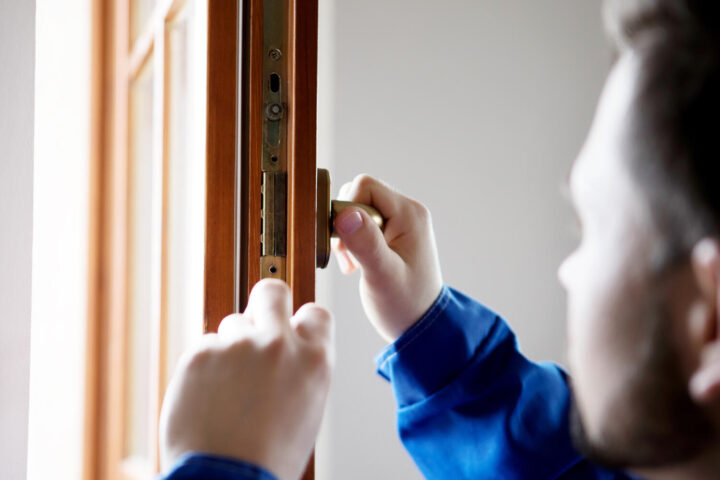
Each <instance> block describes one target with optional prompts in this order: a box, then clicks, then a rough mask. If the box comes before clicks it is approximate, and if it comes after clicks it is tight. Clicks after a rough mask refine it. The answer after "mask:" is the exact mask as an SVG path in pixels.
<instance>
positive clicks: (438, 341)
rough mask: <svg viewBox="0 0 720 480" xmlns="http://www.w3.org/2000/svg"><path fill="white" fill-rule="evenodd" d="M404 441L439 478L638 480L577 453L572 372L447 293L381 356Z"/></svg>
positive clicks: (472, 305) (380, 366)
mask: <svg viewBox="0 0 720 480" xmlns="http://www.w3.org/2000/svg"><path fill="white" fill-rule="evenodd" d="M376 362H377V365H378V373H379V374H380V375H382V376H383V377H384V378H386V379H387V380H389V381H390V382H391V383H392V387H393V391H394V394H395V400H396V403H397V408H398V410H397V418H398V430H399V433H400V438H401V440H402V442H403V444H404V445H405V448H406V449H407V450H408V452H409V453H410V455H411V456H412V457H413V459H414V461H415V463H416V464H417V466H418V467H419V468H420V471H421V472H422V473H423V475H425V477H426V478H428V479H430V480H449V479H496V478H503V479H504V480H513V479H533V480H551V479H563V480H571V479H578V480H579V479H582V480H589V479H598V480H599V479H603V480H605V479H631V478H632V477H630V476H627V475H625V474H623V473H618V472H610V471H607V470H602V469H600V468H599V467H596V466H594V465H592V464H590V463H589V462H588V461H587V460H584V459H583V458H582V457H581V456H580V454H579V453H578V452H577V451H576V450H575V449H574V448H573V446H572V443H571V439H570V429H569V425H568V411H569V405H570V393H569V388H568V385H567V378H566V374H565V372H563V370H561V369H560V368H559V367H558V366H556V365H553V364H550V363H540V364H537V363H533V362H531V361H529V360H528V359H527V358H525V357H524V356H523V355H522V354H521V353H520V352H519V350H518V345H517V342H516V340H515V336H514V334H513V333H512V331H511V330H510V328H509V327H508V325H507V324H506V323H505V322H504V321H503V319H502V318H500V317H499V316H498V315H496V314H495V313H493V312H492V311H490V310H488V309H487V308H485V307H484V306H483V305H481V304H480V303H478V302H476V301H475V300H473V299H471V298H469V297H467V296H465V295H463V294H462V293H459V292H457V291H456V290H453V289H450V288H448V287H443V290H442V292H441V293H440V295H439V297H438V298H437V300H436V301H435V303H434V304H433V305H432V307H431V308H430V309H429V310H428V311H427V312H426V313H425V315H423V317H422V318H421V319H420V320H419V321H418V322H417V323H415V324H414V325H413V326H412V327H411V328H410V329H408V330H407V331H406V332H405V333H404V334H403V335H402V336H401V337H400V338H398V339H397V340H396V341H395V343H393V344H392V345H389V346H388V347H387V348H385V349H384V350H383V351H382V352H380V354H379V355H378V357H377V358H376Z"/></svg>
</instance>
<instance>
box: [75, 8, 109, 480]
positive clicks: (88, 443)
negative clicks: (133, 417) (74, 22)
mask: <svg viewBox="0 0 720 480" xmlns="http://www.w3.org/2000/svg"><path fill="white" fill-rule="evenodd" d="M91 8H92V14H91V19H92V20H91V22H92V24H91V32H92V33H91V46H90V48H91V72H92V80H91V100H90V108H91V111H90V128H91V133H90V142H91V144H90V183H89V188H90V192H89V193H90V202H89V207H90V211H89V216H88V218H89V221H88V223H89V224H88V232H89V239H88V297H87V301H88V305H87V331H86V348H85V399H84V401H85V409H84V411H85V414H84V418H83V421H84V424H83V451H82V456H83V458H82V478H83V480H95V479H96V478H97V474H98V471H99V466H100V458H99V449H100V420H99V418H100V402H101V398H102V385H101V378H102V375H101V373H102V371H103V370H102V367H103V360H102V354H101V352H102V349H101V345H102V332H103V313H104V312H103V307H104V304H103V301H104V299H105V295H104V292H105V291H104V289H103V288H102V286H103V285H104V282H103V281H102V280H103V275H104V273H105V272H104V270H103V263H102V262H103V260H104V257H105V256H106V250H105V249H106V247H107V240H106V235H107V231H106V228H105V225H104V223H103V218H104V217H103V214H104V210H103V207H104V206H105V205H106V203H107V189H105V188H103V185H104V179H105V177H106V175H107V171H106V169H107V163H106V162H105V161H104V159H105V154H106V153H107V152H108V149H109V142H108V139H109V138H110V135H111V134H112V127H111V125H110V122H106V121H105V120H106V119H107V118H108V117H109V115H108V113H109V111H110V104H111V102H112V97H111V95H110V92H109V91H108V90H107V89H106V88H105V84H106V82H107V81H109V80H110V78H109V77H110V73H111V72H110V69H109V63H110V61H111V60H110V58H109V55H108V54H109V47H110V42H109V40H110V38H109V32H108V29H106V28H105V26H106V25H108V24H109V23H110V18H111V12H110V9H109V8H108V7H107V3H106V2H103V1H101V0H93V2H92V4H91Z"/></svg>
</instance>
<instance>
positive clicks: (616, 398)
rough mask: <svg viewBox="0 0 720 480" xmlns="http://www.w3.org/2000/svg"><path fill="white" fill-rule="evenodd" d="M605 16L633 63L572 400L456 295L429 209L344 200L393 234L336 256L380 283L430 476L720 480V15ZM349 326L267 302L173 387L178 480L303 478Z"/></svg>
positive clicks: (611, 143) (170, 450) (379, 324)
mask: <svg viewBox="0 0 720 480" xmlns="http://www.w3.org/2000/svg"><path fill="white" fill-rule="evenodd" d="M607 10H608V13H609V15H608V19H609V30H610V32H611V36H612V37H613V39H614V41H615V42H616V44H617V49H618V57H617V61H616V63H615V65H614V67H613V69H612V72H611V73H610V75H609V77H608V80H607V83H606V87H605V90H604V92H603V95H602V97H601V99H600V103H599V106H598V110H597V114H596V117H595V120H594V123H593V126H592V129H591V132H590V134H589V136H588V139H587V142H586V144H585V146H584V147H583V149H582V151H581V153H580V155H579V157H578V159H577V161H576V163H575V165H574V167H573V170H572V175H571V179H570V190H571V192H572V199H573V203H574V205H575V208H576V211H577V213H578V216H579V219H580V221H581V224H582V230H583V237H582V240H581V242H580V245H579V246H578V248H577V249H576V250H575V251H574V252H573V253H572V254H571V255H570V256H569V257H568V258H567V260H566V261H565V262H564V263H563V265H562V266H561V268H560V271H559V276H560V279H561V282H562V283H563V285H564V286H565V288H566V289H567V291H568V326H569V329H568V342H569V356H568V357H569V363H570V368H571V371H572V374H573V379H572V390H573V393H574V395H573V401H572V402H571V397H570V393H569V385H568V377H567V376H566V374H565V373H564V372H563V371H562V370H561V369H559V368H558V367H556V366H554V365H550V364H535V363H532V362H530V361H528V360H527V359H526V358H524V357H523V356H522V355H521V354H520V353H519V352H518V350H517V346H516V342H515V339H514V336H513V334H512V332H511V331H510V330H509V328H508V326H507V325H506V324H505V323H504V321H503V320H502V319H501V318H500V317H498V316H497V315H495V314H494V313H492V312H491V311H489V310H488V309H487V308H485V307H483V306H482V305H480V304H479V303H477V302H475V301H474V300H472V299H470V298H468V297H466V296H464V295H462V294H461V293H459V292H457V291H455V290H453V289H450V288H449V287H447V286H444V284H443V281H442V277H441V272H440V267H439V263H438V259H437V254H436V249H435V245H434V239H433V232H432V227H431V220H430V215H429V213H428V211H427V209H425V208H424V207H423V206H422V205H421V204H419V203H417V202H416V201H414V200H411V199H408V198H406V197H403V196H402V195H400V194H398V193H396V192H394V191H393V190H392V189H390V188H388V187H387V186H386V185H384V184H383V183H381V182H379V181H377V180H374V179H372V178H370V177H367V176H361V177H358V178H357V179H356V180H355V181H354V182H353V183H351V184H349V185H346V186H345V187H344V188H343V191H342V195H341V196H343V197H345V198H347V199H350V200H354V201H360V202H364V203H369V204H372V205H374V206H375V207H377V208H378V209H379V210H380V211H381V212H382V213H383V215H384V216H385V217H386V218H387V219H388V221H387V225H386V229H385V231H384V233H383V232H381V231H380V230H379V229H378V228H377V227H375V226H374V225H373V222H372V221H371V220H370V219H369V218H368V216H367V215H366V214H365V213H364V212H362V211H360V210H351V211H347V212H345V213H343V214H342V215H340V216H339V217H338V219H337V220H336V228H337V229H338V231H339V234H340V238H341V242H340V243H339V244H338V245H337V246H336V249H335V251H336V254H337V255H338V258H339V260H340V262H339V263H340V265H341V268H342V269H343V271H344V272H345V273H351V272H352V271H353V270H355V269H358V268H359V269H360V270H361V271H362V278H361V283H360V293H361V296H362V300H363V305H364V308H365V311H366V313H367V315H368V317H369V319H370V321H371V322H372V324H373V325H374V326H375V328H376V329H377V331H378V332H379V333H380V335H382V336H383V337H384V338H385V339H387V340H388V341H389V342H391V344H390V345H389V346H388V347H387V349H386V350H384V351H383V352H382V353H381V355H380V356H379V357H378V370H379V372H380V374H381V375H383V376H384V377H385V378H387V379H388V380H390V381H391V383H392V386H393V389H394V391H395V397H396V400H397V403H398V423H399V431H400V436H401V438H402V440H403V443H404V444H405V446H406V448H407V449H408V451H409V452H410V454H411V455H412V456H413V458H414V460H415V462H416V463H417V465H418V467H419V468H420V470H421V471H422V472H423V474H424V475H425V476H426V477H427V478H431V479H463V478H473V479H481V478H491V479H494V478H497V479H625V478H633V477H632V476H633V475H637V476H640V477H643V478H648V479H658V480H660V479H688V478H692V479H706V478H707V479H710V478H712V479H717V478H720V188H718V187H717V185H716V183H717V182H718V180H720V175H718V174H719V173H720V142H718V137H720V6H718V2H714V1H712V0H710V1H706V2H701V1H691V0H687V1H679V0H675V1H672V0H665V1H663V0H655V1H652V0H645V1H628V0H626V1H617V2H609V3H608V4H607ZM332 328H333V327H332V321H331V319H330V314H329V313H328V312H327V311H326V310H324V309H322V308H320V307H318V306H315V305H308V306H305V307H303V308H302V309H300V311H298V313H297V314H295V315H294V316H292V315H291V309H290V301H289V292H288V290H287V287H285V286H284V285H283V284H282V283H279V282H261V283H260V284H258V285H257V287H256V288H255V289H254V290H253V293H252V295H251V298H250V301H249V305H248V309H247V310H246V311H245V313H244V314H242V315H233V316H230V317H228V318H227V319H225V320H224V321H223V323H222V325H221V328H220V332H219V333H218V335H209V336H207V337H206V338H205V339H204V343H203V345H202V346H200V347H198V348H197V349H195V350H194V351H193V352H191V353H189V354H188V355H187V356H186V357H185V361H184V363H183V366H182V367H181V368H180V369H179V370H180V371H179V373H178V374H177V375H176V377H175V379H174V381H173V382H172V384H171V386H170V389H169V391H168V393H167V398H166V403H165V406H164V409H163V418H162V431H163V434H162V446H163V458H164V462H165V464H166V465H168V466H171V465H174V469H173V470H172V471H171V473H170V474H169V477H168V478H170V479H172V480H177V479H189V478H209V479H210V478H212V479H271V478H278V479H280V480H294V479H297V478H299V476H300V475H301V473H302V469H303V466H304V463H305V461H306V459H307V458H308V455H309V452H310V450H311V448H312V444H313V441H314V439H315V435H316V434H317V431H318V428H319V427H318V426H319V422H320V418H321V415H322V409H323V405H324V401H325V395H326V392H327V388H328V383H329V372H330V370H331V364H332V340H331V339H332ZM571 432H572V434H571ZM571 437H572V441H571ZM573 445H574V446H573ZM623 469H624V470H626V471H628V472H631V473H623V472H621V470H623Z"/></svg>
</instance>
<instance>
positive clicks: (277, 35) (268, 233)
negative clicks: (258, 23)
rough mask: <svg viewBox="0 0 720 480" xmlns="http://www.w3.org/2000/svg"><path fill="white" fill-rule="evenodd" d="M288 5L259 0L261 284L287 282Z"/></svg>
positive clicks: (278, 0) (285, 0) (283, 1)
mask: <svg viewBox="0 0 720 480" xmlns="http://www.w3.org/2000/svg"><path fill="white" fill-rule="evenodd" d="M288 11H289V9H288V5H287V0H263V53H264V55H263V62H262V63H263V112H262V113H263V124H262V130H263V132H262V134H263V142H262V162H261V170H262V188H261V190H262V201H261V208H262V212H261V222H262V225H261V227H260V229H261V230H260V231H261V239H260V245H261V253H260V255H261V258H260V278H280V279H283V280H284V279H285V260H286V257H287V154H288V145H287V137H288V135H287V132H288V114H287V113H288V111H287V110H288V104H289V99H288V93H289V91H290V88H289V84H288V74H287V73H288V62H287V51H288V41H287V34H286V33H287V26H288V17H287V13H288Z"/></svg>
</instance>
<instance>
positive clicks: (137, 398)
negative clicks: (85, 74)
mask: <svg viewBox="0 0 720 480" xmlns="http://www.w3.org/2000/svg"><path fill="white" fill-rule="evenodd" d="M152 105H153V72H152V61H149V62H148V63H147V66H146V67H145V69H144V70H143V72H142V73H141V74H140V75H139V76H138V77H137V79H136V80H135V81H134V82H133V85H132V87H131V90H130V151H129V153H130V171H129V178H128V182H129V187H130V188H129V194H130V205H129V208H130V211H129V219H130V225H129V232H130V238H129V244H130V245H129V246H130V250H129V258H128V266H129V272H128V273H129V291H128V317H129V318H128V325H129V329H128V343H127V359H128V365H127V371H128V378H127V400H126V401H127V412H128V417H127V424H126V428H127V433H126V436H125V452H126V455H127V456H140V457H144V458H148V457H149V456H150V448H149V447H150V446H149V434H148V432H149V423H148V422H149V421H150V401H149V396H150V390H149V388H150V374H149V370H150V365H151V363H150V351H151V347H150V332H151V330H150V325H151V324H152V321H151V319H152V312H153V309H152V302H153V299H152V291H153V289H152V285H151V278H152V271H151V269H152V264H153V258H152V255H153V252H152V242H153V218H152V199H153V162H152V160H153V158H152V157H153V128H152V126H153V106H152Z"/></svg>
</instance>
